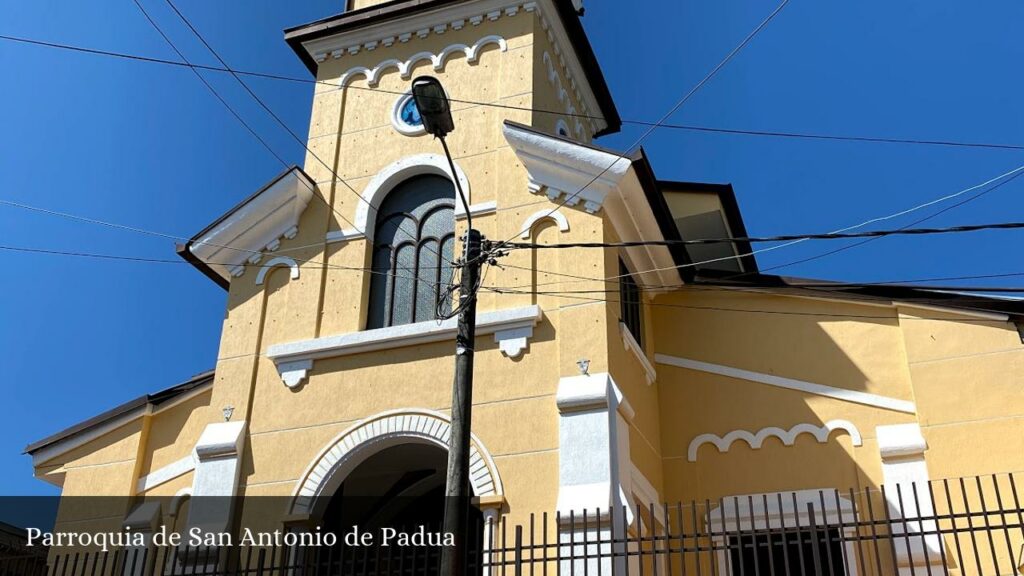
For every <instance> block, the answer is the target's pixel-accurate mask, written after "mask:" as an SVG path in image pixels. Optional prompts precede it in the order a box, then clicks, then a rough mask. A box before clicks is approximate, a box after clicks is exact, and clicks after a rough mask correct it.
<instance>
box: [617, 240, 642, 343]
mask: <svg viewBox="0 0 1024 576" xmlns="http://www.w3.org/2000/svg"><path fill="white" fill-rule="evenodd" d="M643 298H644V295H643V290H642V289H641V288H640V285H639V284H638V283H637V281H636V278H634V277H633V273H632V272H631V271H630V270H629V266H627V265H626V262H625V260H623V259H622V258H621V257H619V322H620V323H621V324H622V325H623V326H625V328H626V330H627V331H628V332H629V334H630V336H632V337H633V340H634V341H635V342H636V344H637V346H638V347H639V348H640V350H646V348H644V344H645V341H646V338H644V328H645V327H646V322H645V321H644V301H643Z"/></svg>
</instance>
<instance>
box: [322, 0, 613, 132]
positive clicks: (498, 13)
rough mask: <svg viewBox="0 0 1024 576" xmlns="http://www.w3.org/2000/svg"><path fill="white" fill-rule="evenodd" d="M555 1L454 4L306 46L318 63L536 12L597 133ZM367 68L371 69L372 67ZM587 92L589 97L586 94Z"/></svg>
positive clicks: (592, 99)
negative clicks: (556, 21)
mask: <svg viewBox="0 0 1024 576" xmlns="http://www.w3.org/2000/svg"><path fill="white" fill-rule="evenodd" d="M552 1H557V0H548V1H546V2H545V1H538V0H531V1H529V2H511V3H507V2H501V1H499V0H492V1H490V2H481V3H480V4H485V5H486V7H480V6H476V7H474V6H473V5H464V6H453V7H449V8H446V9H445V10H444V11H443V13H434V14H428V15H423V16H422V17H419V18H412V19H408V20H401V21H396V22H392V23H386V24H382V25H380V26H373V27H370V28H368V29H365V30H361V31H357V32H353V33H348V34H344V35H339V36H335V37H326V38H321V39H318V40H313V41H310V42H307V43H305V44H304V46H305V48H306V50H307V51H308V52H309V54H310V56H312V57H313V59H314V60H315V61H316V62H318V63H319V62H325V61H326V60H327V59H328V58H334V59H338V58H344V57H347V56H353V55H356V54H359V53H360V52H361V51H363V50H366V51H370V50H373V49H375V48H377V47H378V46H385V47H391V46H394V45H395V43H396V40H397V42H398V43H400V44H405V43H408V42H409V41H410V40H412V38H413V36H415V37H416V38H418V39H421V40H423V39H426V38H428V37H429V36H430V35H431V34H436V35H439V34H444V33H445V32H446V31H447V30H448V29H452V30H461V29H463V28H465V27H466V25H467V24H469V25H471V26H479V25H481V24H482V23H484V22H485V21H487V22H494V21H497V20H499V19H500V18H503V17H506V18H507V17H514V16H516V15H517V14H520V13H521V12H525V13H528V14H533V15H534V16H535V17H536V18H537V19H538V20H539V22H540V25H541V28H542V29H543V31H544V33H545V34H546V35H547V37H548V41H549V42H550V43H551V46H552V51H553V52H554V57H552V62H553V61H554V60H555V59H557V61H558V65H559V67H560V68H561V74H562V76H563V77H564V78H565V79H566V90H567V91H568V90H571V91H572V92H573V94H574V95H575V96H576V102H578V103H579V106H580V109H581V112H580V113H581V114H582V116H583V117H584V118H583V119H584V120H586V121H587V123H588V124H589V125H590V132H591V133H595V132H597V131H598V130H599V128H600V126H599V124H598V122H597V120H596V119H595V116H600V114H597V115H595V114H592V113H591V111H590V109H589V107H588V104H587V103H588V102H590V103H592V104H593V106H594V107H595V108H599V106H598V104H597V99H596V97H595V96H594V94H593V92H592V91H590V89H589V86H588V85H587V83H586V82H585V81H583V82H577V81H576V77H575V75H574V74H573V70H575V71H576V72H578V73H579V75H580V76H581V77H583V74H584V73H583V69H582V66H581V64H580V63H579V62H578V60H576V58H575V56H574V55H573V56H570V60H571V62H567V60H566V55H565V52H564V51H563V49H562V48H561V46H562V44H563V43H564V44H565V45H566V46H567V47H568V46H569V41H568V39H567V37H566V35H565V32H564V30H562V29H561V28H559V29H558V30H557V31H556V29H555V27H554V26H552V25H551V21H550V20H549V19H548V16H547V14H546V13H545V12H546V11H548V10H554V7H553V6H552V5H551V2H552ZM573 2H574V5H575V4H577V3H578V2H579V0H573ZM542 6H543V7H542ZM432 17H433V18H432ZM342 36H343V37H342ZM396 62H397V61H396ZM367 70H368V71H370V72H372V70H369V69H367ZM378 79H379V76H378ZM340 84H341V85H344V82H340ZM581 86H582V89H581ZM584 94H585V95H586V96H587V98H584V97H583V96H584Z"/></svg>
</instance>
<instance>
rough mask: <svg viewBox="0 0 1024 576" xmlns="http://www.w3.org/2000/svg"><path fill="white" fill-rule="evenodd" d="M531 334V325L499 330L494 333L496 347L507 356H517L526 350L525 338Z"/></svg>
mask: <svg viewBox="0 0 1024 576" xmlns="http://www.w3.org/2000/svg"><path fill="white" fill-rule="evenodd" d="M532 336H533V326H524V327H522V328H513V329H511V330H501V331H499V332H495V333H494V341H495V342H497V343H498V348H500V349H501V351H502V353H503V354H505V356H508V357H509V358H518V357H519V356H520V355H521V354H522V353H523V350H526V343H527V339H528V338H530V337H532Z"/></svg>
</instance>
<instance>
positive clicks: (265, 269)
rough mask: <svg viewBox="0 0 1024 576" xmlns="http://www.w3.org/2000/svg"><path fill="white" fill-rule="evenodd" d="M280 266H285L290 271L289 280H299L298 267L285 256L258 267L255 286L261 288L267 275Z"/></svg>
mask: <svg viewBox="0 0 1024 576" xmlns="http://www.w3.org/2000/svg"><path fill="white" fill-rule="evenodd" d="M280 266H287V267H288V268H290V269H291V279H292V280H297V279H298V278H299V265H298V263H296V262H295V260H292V259H291V258H289V257H287V256H278V257H277V258H274V259H273V260H271V261H269V262H267V263H266V264H264V265H262V266H260V271H259V272H258V273H257V274H256V285H257V286H262V285H263V280H264V279H266V277H267V274H268V273H269V272H270V271H271V270H273V269H274V268H278V267H280Z"/></svg>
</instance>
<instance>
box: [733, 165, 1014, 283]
mask: <svg viewBox="0 0 1024 576" xmlns="http://www.w3.org/2000/svg"><path fill="white" fill-rule="evenodd" d="M1022 168H1024V166H1022ZM1022 174H1024V172H1021V171H1017V172H1016V173H1015V174H1014V175H1013V176H1010V177H1009V178H1007V179H1006V180H1003V181H1002V182H999V183H997V184H994V185H993V186H991V187H989V188H987V189H985V190H982V191H981V192H978V193H977V194H974V195H973V196H970V197H968V198H965V199H964V200H961V201H959V202H957V203H955V204H953V205H951V206H947V207H945V208H943V209H942V210H939V211H938V212H935V213H933V214H930V215H928V216H925V217H924V218H919V219H917V220H914V221H913V222H911V223H909V224H907V227H909V226H917V225H918V224H920V223H922V222H926V221H928V220H931V219H932V218H935V217H937V216H939V215H941V214H944V213H946V212H949V211H950V210H953V209H954V208H959V207H960V206H963V205H964V204H967V203H969V202H973V201H975V200H977V199H978V198H981V197H982V196H984V195H986V194H988V193H990V192H994V191H995V190H998V189H999V188H1001V187H1002V186H1004V185H1006V184H1009V183H1010V182H1013V181H1014V180H1016V179H1017V178H1018V177H1020V176H1021V175H1022ZM875 240H877V238H868V239H866V240H861V241H860V242H854V243H853V244H849V245H847V246H841V247H839V248H835V249H832V250H829V251H827V252H823V253H820V254H816V255H814V256H809V257H806V258H801V259H799V260H794V261H791V262H786V263H784V264H776V265H774V266H770V267H768V268H766V269H765V270H764V271H765V272H768V271H771V270H778V269H780V268H786V267H788V266H795V265H797V264H803V263H805V262H810V261H812V260H818V259H820V258H825V257H827V256H831V255H833V254H837V253H839V252H844V251H846V250H850V249H852V248H857V247H858V246H863V245H864V244H867V243H868V242H873V241H875ZM738 276H741V275H737V276H734V278H735V277H738Z"/></svg>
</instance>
